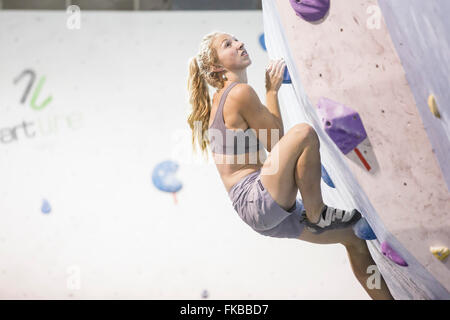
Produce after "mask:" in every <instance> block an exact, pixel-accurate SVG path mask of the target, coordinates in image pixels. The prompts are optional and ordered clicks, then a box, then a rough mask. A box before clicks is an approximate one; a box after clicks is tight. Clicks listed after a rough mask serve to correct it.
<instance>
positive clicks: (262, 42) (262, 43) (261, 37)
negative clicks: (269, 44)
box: [259, 33, 267, 51]
mask: <svg viewBox="0 0 450 320" xmlns="http://www.w3.org/2000/svg"><path fill="white" fill-rule="evenodd" d="M259 44H260V45H261V48H263V50H264V51H267V48H266V41H265V39H264V33H261V34H260V35H259Z"/></svg>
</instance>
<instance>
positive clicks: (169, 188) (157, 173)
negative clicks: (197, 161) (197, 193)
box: [152, 160, 183, 192]
mask: <svg viewBox="0 0 450 320" xmlns="http://www.w3.org/2000/svg"><path fill="white" fill-rule="evenodd" d="M178 167H179V166H178V164H177V163H176V162H174V161H171V160H167V161H163V162H161V163H159V164H157V165H156V166H155V168H154V169H153V173H152V182H153V184H154V185H155V187H156V188H158V189H159V190H161V191H164V192H178V191H179V190H180V189H181V188H182V187H183V185H182V183H181V181H180V180H179V179H178V178H176V177H175V173H176V172H177V170H178Z"/></svg>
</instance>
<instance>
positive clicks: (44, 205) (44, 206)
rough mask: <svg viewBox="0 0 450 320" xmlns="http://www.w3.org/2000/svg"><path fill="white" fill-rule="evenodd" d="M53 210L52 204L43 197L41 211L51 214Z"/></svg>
mask: <svg viewBox="0 0 450 320" xmlns="http://www.w3.org/2000/svg"><path fill="white" fill-rule="evenodd" d="M51 211H52V207H51V206H50V203H49V202H48V201H47V200H46V199H43V200H42V205H41V212H42V213H45V214H49V213H50V212H51Z"/></svg>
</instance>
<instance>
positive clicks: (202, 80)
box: [187, 31, 225, 156]
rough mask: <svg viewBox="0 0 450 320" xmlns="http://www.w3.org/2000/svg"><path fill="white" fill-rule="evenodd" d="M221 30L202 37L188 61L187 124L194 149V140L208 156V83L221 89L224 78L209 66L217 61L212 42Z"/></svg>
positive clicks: (209, 109)
mask: <svg viewBox="0 0 450 320" xmlns="http://www.w3.org/2000/svg"><path fill="white" fill-rule="evenodd" d="M221 34H224V33H223V32H219V31H214V32H211V33H209V34H207V35H206V36H204V37H203V39H202V41H201V44H200V50H199V53H198V54H197V55H196V56H195V57H193V58H192V59H191V60H190V61H189V77H188V91H189V103H190V104H191V105H192V113H191V114H190V115H189V117H188V120H187V122H188V124H189V126H190V128H191V130H192V147H193V149H194V152H195V151H196V143H195V142H196V141H197V143H198V144H199V145H200V150H201V151H202V152H203V153H205V154H206V156H208V153H207V152H206V148H207V147H208V145H209V138H208V135H207V130H208V124H209V117H210V114H211V99H210V97H209V89H208V84H209V85H210V86H212V87H214V88H217V89H222V88H223V87H224V85H225V79H223V78H222V76H223V75H224V74H223V72H224V71H221V72H214V71H211V67H212V66H214V65H216V64H218V63H219V58H218V55H217V51H216V49H215V48H214V47H213V42H214V40H215V39H216V37H217V36H218V35H221Z"/></svg>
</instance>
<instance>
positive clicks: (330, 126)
mask: <svg viewBox="0 0 450 320" xmlns="http://www.w3.org/2000/svg"><path fill="white" fill-rule="evenodd" d="M317 113H318V114H319V116H320V118H321V120H322V125H323V128H324V130H325V132H326V133H327V134H328V135H329V136H330V138H331V140H333V141H334V143H335V144H336V145H337V146H338V148H339V149H340V150H341V151H342V153H344V154H347V153H349V152H350V151H352V150H353V149H355V148H356V147H357V146H358V144H360V143H361V142H362V141H363V140H364V139H366V137H367V133H366V130H365V129H364V125H363V123H362V121H361V118H360V117H359V114H358V113H357V112H356V111H355V110H353V109H351V108H349V107H347V106H345V105H343V104H340V103H338V102H335V101H332V100H330V99H327V98H320V99H319V102H318V103H317Z"/></svg>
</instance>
